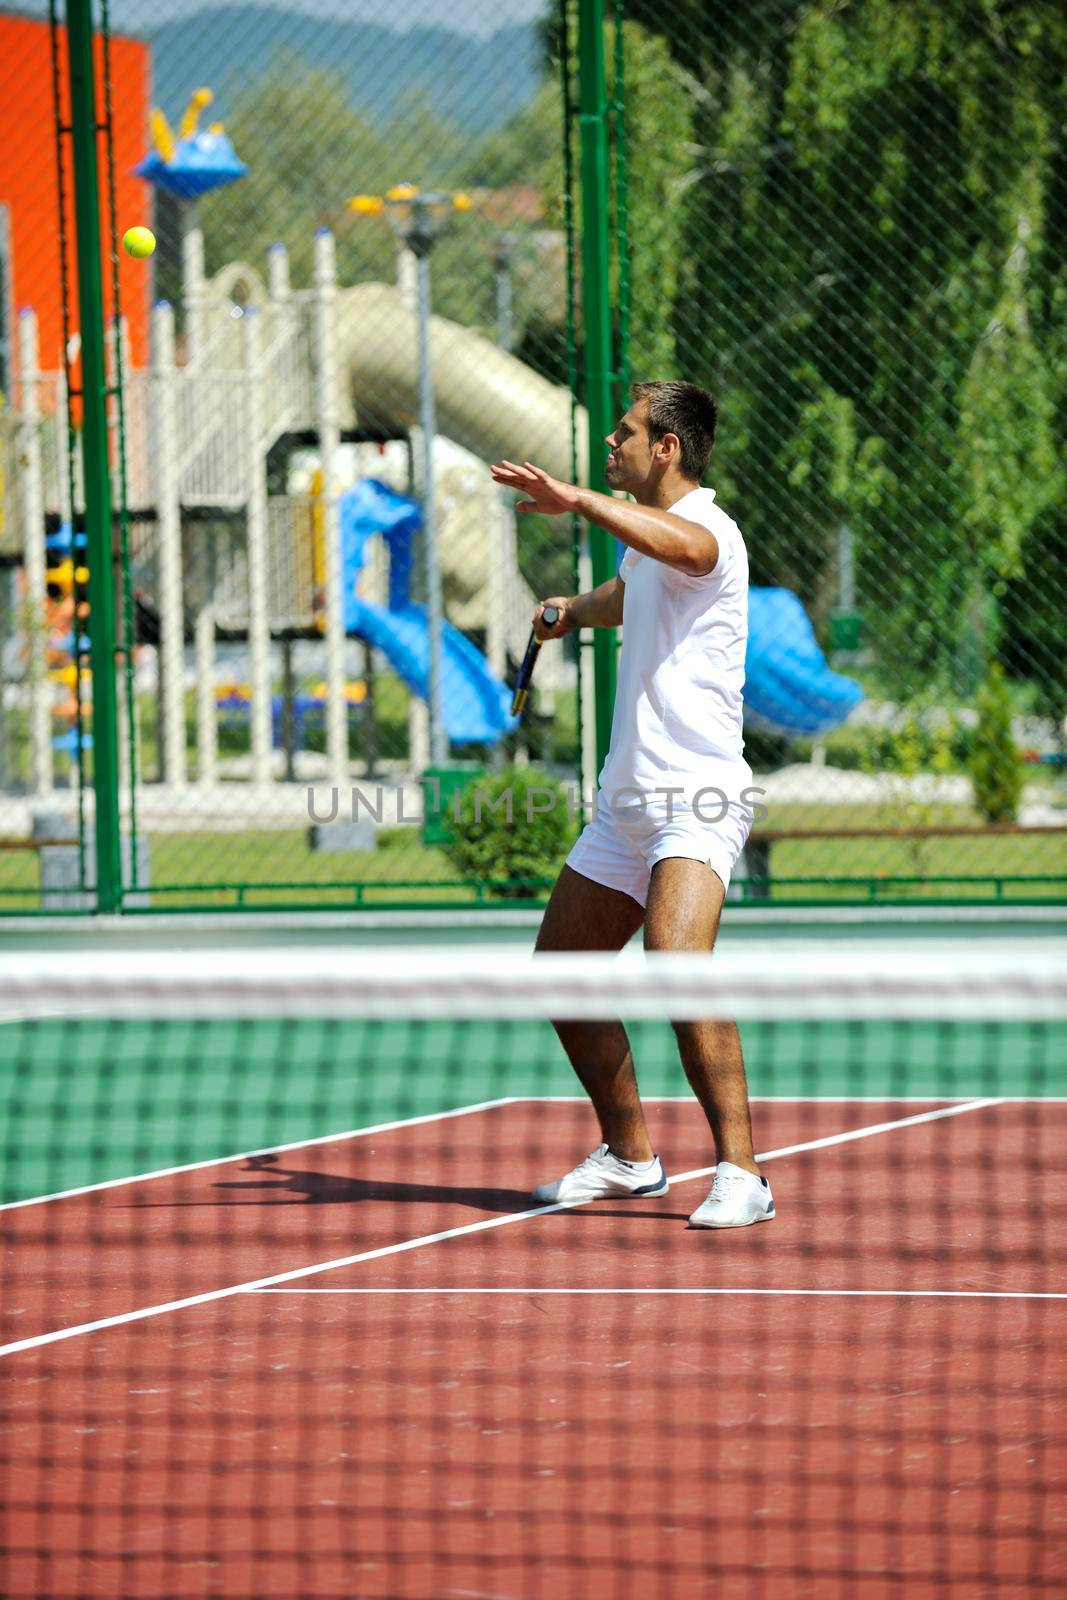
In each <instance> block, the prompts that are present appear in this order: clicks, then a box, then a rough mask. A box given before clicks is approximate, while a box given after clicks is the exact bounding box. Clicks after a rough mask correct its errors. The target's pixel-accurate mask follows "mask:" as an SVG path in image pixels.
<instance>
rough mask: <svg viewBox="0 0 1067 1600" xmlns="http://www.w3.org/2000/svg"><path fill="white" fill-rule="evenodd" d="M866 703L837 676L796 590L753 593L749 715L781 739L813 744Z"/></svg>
mask: <svg viewBox="0 0 1067 1600" xmlns="http://www.w3.org/2000/svg"><path fill="white" fill-rule="evenodd" d="M862 699H863V690H862V689H861V688H860V686H859V684H858V683H857V682H856V681H855V679H853V678H846V677H844V676H843V675H842V674H841V673H840V672H834V671H833V669H832V668H831V667H829V666H828V665H827V662H826V657H825V656H824V655H823V653H822V651H821V650H820V649H819V645H818V641H817V640H816V638H815V631H814V629H813V628H812V625H811V621H810V618H809V617H808V614H807V612H806V611H805V610H804V607H803V605H802V604H801V602H800V600H799V598H798V597H797V595H795V594H794V593H793V591H792V590H791V589H750V590H749V595H748V654H747V656H746V657H745V715H746V717H751V718H752V720H753V721H755V722H759V723H762V724H763V725H764V726H765V727H769V728H772V729H773V730H774V731H775V732H776V733H784V734H791V735H794V736H805V737H808V738H812V737H814V736H815V735H817V734H820V733H829V732H830V730H831V728H836V727H837V725H838V723H841V722H844V720H845V718H846V717H847V716H848V714H849V712H850V711H853V710H854V709H855V707H856V706H858V705H859V703H860V701H861V700H862Z"/></svg>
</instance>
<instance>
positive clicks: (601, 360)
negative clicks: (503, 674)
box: [578, 0, 617, 772]
mask: <svg viewBox="0 0 1067 1600" xmlns="http://www.w3.org/2000/svg"><path fill="white" fill-rule="evenodd" d="M578 127H579V131H580V151H581V180H582V313H583V321H584V324H585V406H586V412H587V414H588V417H589V459H588V462H587V464H586V465H587V472H588V477H589V486H590V488H592V489H600V490H601V491H604V492H606V491H607V487H608V485H607V480H606V479H605V477H604V466H605V462H606V459H607V451H606V448H605V445H604V437H605V435H606V434H608V433H610V432H611V430H612V429H613V428H614V426H615V422H616V420H617V419H616V417H615V415H614V405H615V401H614V394H613V390H614V381H615V373H614V369H613V361H612V331H611V272H610V262H611V245H610V239H609V234H608V227H609V218H610V180H609V171H610V168H609V162H608V92H607V80H606V76H605V70H604V0H578ZM589 555H590V559H591V563H592V569H593V586H594V588H595V587H596V585H597V584H600V583H606V582H607V581H608V579H609V578H613V577H614V576H615V541H614V540H613V539H612V538H611V535H610V534H607V533H605V532H604V530H603V529H602V528H593V527H591V528H590V529H589ZM615 677H616V671H615V630H614V628H597V629H596V631H595V632H594V634H593V678H594V682H595V684H596V759H597V772H599V771H600V768H601V767H602V766H603V764H604V760H605V758H606V756H607V753H608V745H609V744H610V742H611V717H612V711H613V709H614V705H615Z"/></svg>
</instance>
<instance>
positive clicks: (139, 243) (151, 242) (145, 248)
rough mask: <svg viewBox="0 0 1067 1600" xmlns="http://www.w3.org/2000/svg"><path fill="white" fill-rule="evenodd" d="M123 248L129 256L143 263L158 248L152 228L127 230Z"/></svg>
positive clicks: (123, 239)
mask: <svg viewBox="0 0 1067 1600" xmlns="http://www.w3.org/2000/svg"><path fill="white" fill-rule="evenodd" d="M122 248H123V249H124V250H125V252H126V254H127V255H128V256H136V258H137V260H138V261H143V260H144V258H145V256H150V255H151V254H152V251H153V250H154V249H155V248H156V236H155V234H154V233H153V232H152V230H151V228H127V229H126V232H125V233H124V234H123V235H122Z"/></svg>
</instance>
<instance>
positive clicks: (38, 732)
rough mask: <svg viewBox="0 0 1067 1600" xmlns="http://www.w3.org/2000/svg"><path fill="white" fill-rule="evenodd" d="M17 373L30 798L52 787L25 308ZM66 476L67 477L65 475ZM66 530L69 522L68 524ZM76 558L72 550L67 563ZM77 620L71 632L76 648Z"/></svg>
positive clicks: (32, 355)
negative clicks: (19, 396) (27, 618)
mask: <svg viewBox="0 0 1067 1600" xmlns="http://www.w3.org/2000/svg"><path fill="white" fill-rule="evenodd" d="M19 369H20V376H21V379H22V407H21V411H22V417H21V427H20V433H19V455H20V457H21V462H22V471H21V472H20V474H19V486H20V489H21V491H22V508H21V510H22V526H23V549H24V551H25V557H24V559H25V563H26V602H27V610H28V616H29V623H30V625H29V646H30V661H29V682H30V772H31V779H30V781H31V784H32V788H33V792H34V794H38V795H44V794H48V793H50V791H51V789H52V687H51V684H50V683H49V681H48V640H47V638H46V636H45V598H46V594H47V587H46V585H47V580H46V578H45V573H46V572H47V570H48V551H47V546H46V544H45V526H44V485H43V479H42V474H41V400H40V395H39V394H38V385H39V383H40V376H41V375H40V371H39V368H38V350H37V316H36V313H35V312H33V311H31V310H30V309H29V307H28V306H27V307H24V308H23V310H22V311H21V312H20V313H19ZM63 477H64V478H65V477H66V474H65V473H64V474H63ZM68 526H69V524H68ZM73 557H74V550H73V547H72V548H71V559H73ZM81 625H82V624H81V618H80V617H79V616H78V615H77V614H75V617H74V621H73V623H72V625H71V626H72V628H73V631H74V649H75V651H76V650H77V647H78V634H79V632H80V630H81Z"/></svg>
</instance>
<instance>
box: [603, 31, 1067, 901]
mask: <svg viewBox="0 0 1067 1600" xmlns="http://www.w3.org/2000/svg"><path fill="white" fill-rule="evenodd" d="M624 28H625V35H626V45H627V48H626V63H625V72H626V82H625V86H624V89H623V93H622V99H623V101H624V103H625V105H626V108H627V124H628V131H629V149H630V152H631V160H630V167H631V175H630V184H629V232H630V240H631V246H632V285H633V288H632V305H631V315H630V327H631V341H630V342H631V350H630V364H631V367H632V370H633V373H634V375H635V377H648V376H662V375H663V374H665V373H671V374H677V375H680V376H685V377H688V378H691V379H694V380H695V381H697V382H700V383H703V384H705V385H707V387H708V388H710V389H711V390H712V391H713V392H714V393H715V395H716V396H717V398H718V400H719V403H720V417H721V424H720V442H719V444H718V446H717V449H716V454H715V456H714V458H713V461H712V469H711V475H710V481H711V482H712V483H713V484H714V486H715V488H716V489H717V491H718V495H719V500H720V503H722V504H723V505H724V506H725V507H726V509H727V510H728V511H729V512H730V513H731V515H733V516H734V517H735V518H736V519H737V521H738V523H739V524H740V526H741V528H742V531H743V532H744V534H745V538H746V541H747V544H748V549H749V555H750V560H751V572H752V581H753V585H754V589H753V594H752V608H751V618H750V621H751V629H752V640H751V646H750V651H749V663H748V682H747V685H746V707H747V717H748V726H747V730H746V746H747V751H748V755H749V759H750V760H751V762H752V764H753V766H754V768H755V769H756V770H757V772H758V774H759V775H760V781H761V782H762V784H763V786H764V788H765V790H766V795H765V801H766V804H767V807H768V812H769V815H768V818H767V820H766V822H765V823H764V824H763V825H762V827H761V829H760V830H759V831H760V832H762V834H763V836H764V842H763V844H762V846H761V847H759V855H758V857H757V860H758V865H759V866H760V867H761V868H762V870H763V871H765V872H766V871H767V870H768V864H769V868H770V871H771V874H772V877H773V879H774V880H775V881H779V882H780V880H782V879H785V878H792V879H794V880H800V879H805V880H808V881H807V882H806V883H805V884H801V883H800V882H795V883H794V885H793V889H792V891H791V892H793V893H796V894H797V895H798V896H799V895H807V896H813V897H817V896H819V895H821V894H829V895H834V894H837V893H840V892H841V884H842V880H843V879H847V878H852V879H854V880H857V881H856V883H855V884H854V888H855V889H856V890H858V891H859V892H860V893H862V892H864V887H865V884H864V880H865V883H866V888H867V892H869V893H870V894H871V895H872V897H873V896H876V895H877V896H879V897H885V896H889V895H892V894H894V893H895V892H899V893H902V894H905V895H906V894H913V893H916V892H919V893H924V894H926V893H930V892H935V893H937V892H940V893H950V894H959V895H978V894H983V895H989V894H991V893H997V892H1002V893H1004V894H1007V895H1026V894H1034V895H1036V896H1041V895H1044V894H1059V895H1062V893H1063V889H1064V878H1063V874H1064V871H1065V869H1067V844H1065V836H1064V834H1063V833H1062V831H1061V832H1059V833H1055V832H1047V833H1042V834H1038V833H1036V832H1035V831H1034V830H1035V829H1038V828H1045V829H1055V828H1057V827H1059V828H1060V829H1061V830H1062V827H1063V824H1064V822H1065V820H1067V814H1065V811H1064V787H1063V781H1064V758H1065V751H1067V743H1065V731H1067V730H1065V724H1064V719H1065V714H1067V650H1065V648H1064V647H1065V643H1067V637H1065V625H1064V616H1065V612H1067V605H1065V602H1067V592H1065V586H1067V520H1065V515H1064V504H1065V498H1064V459H1065V454H1064V418H1065V415H1067V411H1065V404H1064V402H1065V398H1067V360H1065V357H1067V335H1065V320H1064V310H1065V296H1067V271H1065V265H1064V263H1065V260H1067V251H1065V243H1067V146H1065V144H1064V133H1063V130H1064V127H1065V125H1067V122H1065V112H1067V102H1065V100H1064V90H1063V85H1064V65H1065V62H1067V25H1065V23H1064V17H1063V12H1062V8H1060V7H1058V6H1055V5H1052V4H1040V3H1039V4H1035V5H1029V6H1025V7H1021V6H1016V5H1003V4H995V3H990V4H973V3H962V0H959V3H957V0H949V3H943V0H938V3H936V4H935V3H929V4H925V3H918V0H909V3H905V4H898V3H896V0H858V3H855V4H850V5H840V4H836V3H829V0H827V3H824V4H804V5H798V4H792V3H786V0H779V3H765V4H759V5H754V6H728V5H720V4H710V5H708V4H703V3H702V4H700V5H699V6H698V5H696V4H686V3H683V4H682V5H680V6H677V7H672V8H671V10H670V11H669V12H667V13H665V12H663V11H662V10H661V8H657V7H652V6H647V5H644V4H642V3H641V0H634V3H632V4H630V5H628V6H627V8H626V21H625V23H624ZM794 597H795V598H794ZM809 630H810V632H809ZM812 636H813V637H812ZM813 643H814V644H816V645H817V647H818V652H819V654H818V655H817V656H816V655H815V654H814V653H813V651H812V645H813ZM827 668H828V669H829V671H830V672H832V673H834V674H836V675H838V676H837V678H836V680H835V678H832V677H829V676H828V675H827ZM842 680H850V682H851V684H852V685H854V686H855V691H856V693H855V698H856V700H857V702H858V703H856V704H855V705H854V706H852V707H850V706H849V703H848V702H849V693H850V690H849V683H848V682H845V681H842ZM844 711H847V713H848V714H847V715H843V714H842V713H843V712H844ZM992 827H995V828H997V829H998V830H1000V831H998V832H997V833H996V834H995V835H994V834H992V833H990V831H989V830H990V828H992ZM1016 828H1025V829H1026V832H1025V833H1023V834H1019V833H1014V832H1011V831H1009V830H1012V829H1016ZM820 832H825V834H827V835H828V837H826V838H820V837H810V836H809V835H812V834H817V833H820ZM749 854H750V859H751V857H752V856H753V854H754V852H752V851H750V853H749ZM1014 876H1017V877H1018V879H1019V880H1020V881H1017V882H1014V883H1009V882H1008V881H1007V879H1008V877H1014ZM998 878H1000V879H1001V880H1002V881H1001V882H1000V884H999V885H998V883H997V881H996V880H997V879H998ZM1026 879H1030V880H1032V881H1031V882H1030V883H1026V882H1025V881H1022V880H1026ZM902 880H906V881H902ZM948 880H955V881H951V882H950V881H948ZM959 880H966V881H959Z"/></svg>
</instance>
